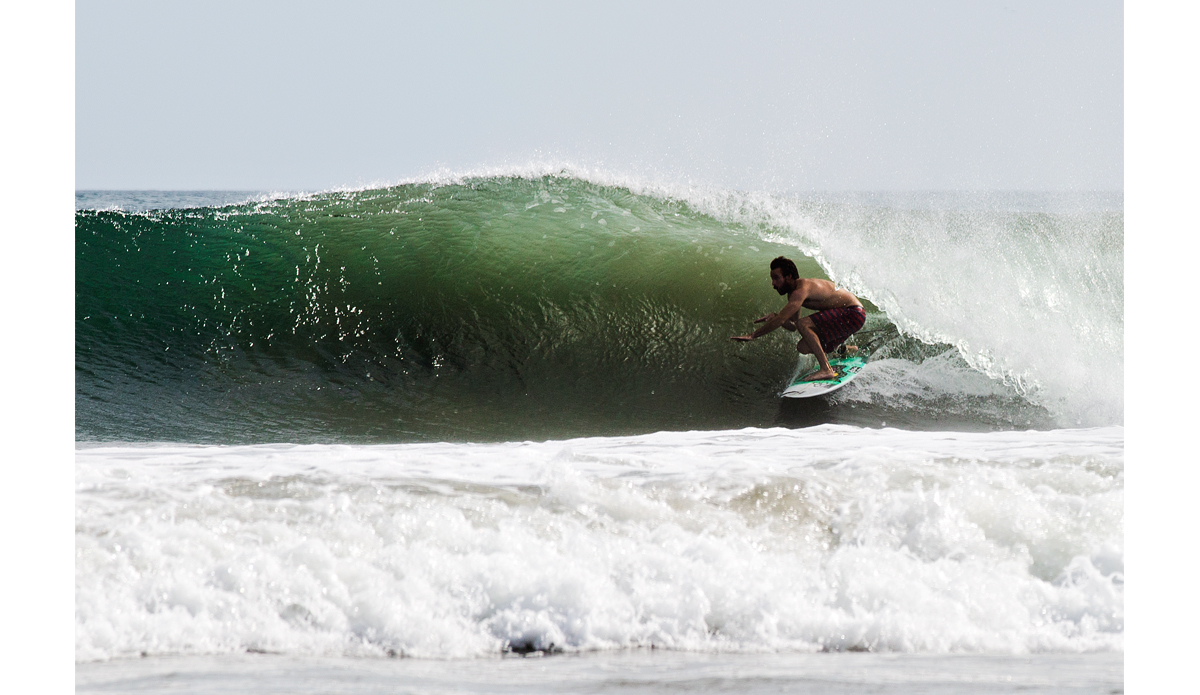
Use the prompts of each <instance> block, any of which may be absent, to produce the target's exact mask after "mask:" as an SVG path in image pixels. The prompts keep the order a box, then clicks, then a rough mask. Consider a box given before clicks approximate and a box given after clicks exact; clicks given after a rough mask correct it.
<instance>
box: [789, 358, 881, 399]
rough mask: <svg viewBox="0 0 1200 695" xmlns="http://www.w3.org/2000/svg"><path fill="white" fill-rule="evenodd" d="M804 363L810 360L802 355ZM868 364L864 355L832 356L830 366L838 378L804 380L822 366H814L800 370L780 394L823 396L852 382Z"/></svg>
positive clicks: (806, 396)
mask: <svg viewBox="0 0 1200 695" xmlns="http://www.w3.org/2000/svg"><path fill="white" fill-rule="evenodd" d="M800 359H801V360H802V364H803V363H805V362H807V361H808V358H807V357H801V358H800ZM866 364H867V358H866V357H864V356H862V355H851V356H849V357H832V358H830V360H829V366H830V367H833V370H834V371H835V372H837V378H836V379H821V380H819V381H804V377H806V376H808V375H809V374H812V373H813V372H815V371H817V370H818V369H820V367H812V368H810V369H801V370H798V371H797V373H796V376H794V377H792V382H791V384H790V385H789V386H788V387H787V388H786V389H784V390H783V393H782V394H780V395H781V396H783V397H784V398H812V397H813V396H823V395H825V394H827V393H831V392H833V391H836V390H838V389H840V388H841V387H843V386H845V385H846V384H848V383H850V381H851V380H852V379H854V377H855V376H857V375H858V372H859V370H861V369H862V368H863V367H864V366H866Z"/></svg>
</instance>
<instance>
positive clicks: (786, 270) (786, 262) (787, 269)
mask: <svg viewBox="0 0 1200 695" xmlns="http://www.w3.org/2000/svg"><path fill="white" fill-rule="evenodd" d="M776 268H779V270H780V271H781V272H782V273H783V276H784V277H788V276H789V275H790V276H792V277H794V278H796V279H797V280H799V279H800V271H799V270H796V264H795V263H792V259H790V258H784V257H783V256H780V257H779V258H776V259H775V260H773V261H771V270H775V269H776Z"/></svg>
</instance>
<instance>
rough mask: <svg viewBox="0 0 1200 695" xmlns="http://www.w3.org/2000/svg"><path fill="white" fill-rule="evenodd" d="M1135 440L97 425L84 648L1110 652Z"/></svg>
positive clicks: (1112, 431)
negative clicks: (440, 434)
mask: <svg viewBox="0 0 1200 695" xmlns="http://www.w3.org/2000/svg"><path fill="white" fill-rule="evenodd" d="M1123 438H1124V435H1123V431H1122V429H1121V428H1100V429H1090V430H1065V431H1064V430H1058V431H1050V432H1003V433H988V434H973V433H921V432H905V431H900V430H889V429H885V430H862V429H859V428H854V427H847V426H823V427H817V428H811V429H808V430H803V431H793V430H785V429H770V430H754V429H749V430H735V431H721V432H707V433H700V432H692V433H687V432H674V433H671V432H667V433H659V434H654V435H643V436H636V437H623V438H605V437H601V438H591V439H577V440H568V441H551V442H543V443H533V442H525V443H506V444H461V445H454V444H406V445H390V446H327V445H310V446H283V445H275V446H245V447H201V446H182V445H170V446H149V447H147V446H141V447H107V446H106V447H95V448H90V447H89V448H83V449H80V450H79V451H77V454H76V458H77V465H76V474H77V476H76V477H77V485H78V487H77V500H78V501H77V511H76V514H77V519H76V521H77V529H78V531H77V538H76V550H77V565H76V615H77V626H76V627H77V629H76V635H77V643H76V658H77V659H79V660H81V661H88V660H95V659H107V658H116V657H122V656H132V655H137V654H141V653H143V652H145V653H150V654H196V653H231V652H239V651H246V650H252V651H268V652H281V653H286V654H320V655H330V656H333V655H340V656H346V655H349V656H356V655H357V656H372V655H374V656H380V655H386V654H404V655H408V656H416V657H428V658H447V657H475V656H484V655H488V654H498V653H501V652H502V651H504V650H513V651H522V650H526V651H528V650H540V651H557V650H564V651H590V650H614V649H629V648H642V647H651V646H654V647H658V648H667V649H675V650H686V651H706V652H712V651H816V650H833V651H837V650H870V651H895V652H920V653H949V652H1004V653H1029V652H1046V651H1050V652H1081V651H1097V650H1099V651H1105V650H1120V649H1121V648H1122V644H1123V593H1124V589H1123V587H1124V584H1123V541H1122V534H1123V530H1122V524H1123V522H1122V502H1123Z"/></svg>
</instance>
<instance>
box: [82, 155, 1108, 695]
mask: <svg viewBox="0 0 1200 695" xmlns="http://www.w3.org/2000/svg"><path fill="white" fill-rule="evenodd" d="M76 208H77V209H76V217H75V224H76V226H75V230H76V232H75V233H76V243H75V248H76V257H75V268H76V285H75V288H76V309H75V310H76V318H75V339H76V363H75V369H76V399H75V404H76V420H75V436H76V485H77V487H76V647H75V648H76V654H75V658H76V682H77V688H78V691H79V692H127V691H132V690H137V691H138V692H167V691H170V692H197V693H199V692H205V693H210V692H211V693H215V692H234V691H245V690H246V689H253V690H256V691H264V692H313V693H316V692H612V691H618V690H619V691H622V692H654V693H665V692H677V691H679V690H686V691H702V692H781V691H791V692H879V691H880V690H887V691H888V692H892V691H895V692H1015V691H1017V690H1020V691H1022V692H1104V693H1108V692H1114V691H1118V692H1119V691H1120V690H1121V689H1122V688H1123V669H1122V661H1123V635H1124V612H1123V601H1124V552H1123V548H1124V543H1123V534H1124V531H1123V526H1124V514H1123V506H1124V484H1123V481H1124V429H1123V424H1124V404H1123V394H1124V383H1123V376H1122V375H1123V367H1124V356H1123V339H1124V337H1123V333H1124V327H1123V311H1124V301H1123V263H1124V259H1123V245H1124V238H1123V217H1124V213H1123V200H1122V196H1121V194H1120V193H1103V192H1101V193H1086V194H1043V193H1019V192H1018V193H959V192H925V193H857V194H849V193H823V194H819V193H808V194H769V193H764V192H753V191H751V192H747V191H731V190H722V189H714V188H708V187H702V186H683V185H665V184H654V183H648V182H645V181H640V180H637V179H632V178H626V177H619V176H613V175H607V174H603V173H597V172H593V171H584V170H578V169H571V168H565V169H560V168H542V169H536V168H534V169H528V170H509V171H493V172H482V173H476V174H470V175H459V176H449V175H447V176H438V177H429V178H425V179H419V180H414V181H409V182H404V183H400V184H395V185H389V186H379V187H367V188H363V189H353V190H350V189H347V190H333V191H324V192H316V193H305V192H281V193H266V192H246V191H228V192H211V191H209V192H162V191H145V192H138V191H79V192H77V194H76ZM779 255H786V256H789V257H791V258H792V259H793V260H795V261H796V263H797V265H798V266H799V268H800V271H801V274H802V275H805V276H809V277H824V278H829V279H831V280H833V281H835V282H836V283H837V284H839V285H840V286H842V287H845V288H847V289H849V290H850V291H852V292H854V293H855V294H857V295H858V296H859V297H860V298H861V299H862V300H863V302H864V305H865V307H866V309H867V323H866V325H865V326H864V328H863V330H862V331H860V332H859V333H858V334H856V336H854V338H852V339H851V342H852V343H853V344H854V345H856V346H857V347H858V348H859V349H860V350H861V351H863V352H864V353H866V354H867V355H868V356H869V361H868V364H867V366H866V367H865V368H864V369H863V371H862V372H861V373H860V375H859V376H858V377H857V378H856V380H855V381H854V382H853V383H851V384H850V385H848V386H847V387H845V388H843V389H841V390H840V391H838V392H836V393H835V394H832V395H831V396H828V397H824V398H820V399H811V402H809V401H807V400H805V401H788V400H781V399H780V398H779V397H778V394H779V392H780V391H781V390H782V388H783V387H784V386H785V384H786V382H787V380H788V379H789V377H791V376H792V375H793V374H794V373H795V372H796V370H797V369H798V367H799V366H801V364H802V363H798V357H797V354H796V351H795V349H794V343H795V340H796V338H795V334H789V333H786V332H785V331H777V332H776V334H773V335H771V336H769V337H767V338H764V339H760V340H758V341H755V342H754V343H752V344H739V343H734V342H732V341H730V340H729V336H732V335H736V334H740V333H745V332H746V331H747V330H748V329H749V328H750V327H751V325H752V324H751V323H750V322H751V321H752V320H753V319H754V318H757V317H758V316H761V315H763V314H765V313H767V312H770V311H774V310H776V309H777V308H778V307H779V306H780V305H781V298H780V297H779V296H778V295H776V294H775V292H774V291H773V290H772V289H771V286H770V282H769V278H768V273H767V266H768V263H769V262H770V260H771V259H772V258H774V257H776V256H779ZM809 359H811V358H809Z"/></svg>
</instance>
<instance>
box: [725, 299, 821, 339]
mask: <svg viewBox="0 0 1200 695" xmlns="http://www.w3.org/2000/svg"><path fill="white" fill-rule="evenodd" d="M803 306H804V297H798V298H796V299H793V300H791V301H789V302H788V303H787V304H785V305H784V307H783V308H782V309H780V310H779V313H776V314H767V315H766V316H764V317H762V318H760V319H755V321H754V322H755V323H763V322H764V321H765V323H763V325H762V326H761V327H759V328H758V329H757V330H755V331H754V332H753V333H751V334H749V335H735V336H733V338H732V339H733V340H740V341H743V342H749V341H751V340H754V339H755V338H761V337H762V336H764V335H766V334H768V333H770V332H771V331H773V330H775V329H776V328H779V327H780V326H782V325H783V324H784V322H785V321H787V320H788V319H790V318H791V317H793V316H795V315H797V314H798V313H799V312H800V309H801V308H802V307H803Z"/></svg>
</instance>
